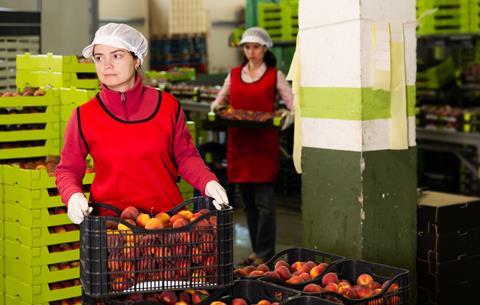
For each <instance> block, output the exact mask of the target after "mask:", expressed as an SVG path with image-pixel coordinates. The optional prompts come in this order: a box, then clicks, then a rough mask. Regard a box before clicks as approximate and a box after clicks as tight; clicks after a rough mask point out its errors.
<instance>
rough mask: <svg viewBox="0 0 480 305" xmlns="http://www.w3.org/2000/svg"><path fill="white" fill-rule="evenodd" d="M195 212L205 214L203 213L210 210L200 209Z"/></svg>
mask: <svg viewBox="0 0 480 305" xmlns="http://www.w3.org/2000/svg"><path fill="white" fill-rule="evenodd" d="M197 213H199V214H201V215H205V214H208V213H210V210H209V209H200V210H199V211H198V212H197Z"/></svg>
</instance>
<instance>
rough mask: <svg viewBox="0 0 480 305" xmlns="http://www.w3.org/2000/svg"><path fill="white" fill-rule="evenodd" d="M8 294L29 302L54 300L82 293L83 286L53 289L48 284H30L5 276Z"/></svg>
mask: <svg viewBox="0 0 480 305" xmlns="http://www.w3.org/2000/svg"><path fill="white" fill-rule="evenodd" d="M5 288H6V289H5V292H6V294H8V295H10V296H12V297H14V298H15V299H20V300H21V301H22V302H25V303H27V304H36V303H44V302H52V301H57V300H63V299H68V298H74V297H78V296H81V295H82V287H81V286H73V287H69V288H63V289H58V290H52V289H50V288H49V286H48V284H40V285H30V284H28V283H25V282H21V281H18V280H17V279H14V278H11V277H8V276H7V277H5Z"/></svg>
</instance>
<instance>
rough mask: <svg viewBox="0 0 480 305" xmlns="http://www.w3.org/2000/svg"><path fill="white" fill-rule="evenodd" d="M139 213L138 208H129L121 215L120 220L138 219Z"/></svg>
mask: <svg viewBox="0 0 480 305" xmlns="http://www.w3.org/2000/svg"><path fill="white" fill-rule="evenodd" d="M138 214H139V212H138V210H137V208H136V207H127V208H126V209H125V210H123V212H122V214H120V218H122V219H132V220H135V219H137V216H138Z"/></svg>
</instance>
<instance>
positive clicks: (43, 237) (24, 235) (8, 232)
mask: <svg viewBox="0 0 480 305" xmlns="http://www.w3.org/2000/svg"><path fill="white" fill-rule="evenodd" d="M4 223H5V239H9V240H11V241H18V242H20V243H21V244H23V245H25V246H29V247H41V246H49V245H57V244H61V243H69V242H75V241H79V240H80V231H70V232H63V233H50V232H49V231H48V228H47V227H41V228H28V227H25V226H22V225H20V224H19V223H14V222H10V221H4Z"/></svg>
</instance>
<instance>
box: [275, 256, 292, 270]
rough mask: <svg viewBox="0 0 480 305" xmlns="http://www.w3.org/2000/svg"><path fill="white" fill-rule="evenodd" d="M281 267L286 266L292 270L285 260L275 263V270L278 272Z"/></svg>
mask: <svg viewBox="0 0 480 305" xmlns="http://www.w3.org/2000/svg"><path fill="white" fill-rule="evenodd" d="M280 266H285V267H287V268H289V269H290V265H289V264H288V263H287V262H286V261H284V260H282V259H281V260H278V261H277V262H276V263H275V267H274V268H273V270H276V269H277V268H278V267H280Z"/></svg>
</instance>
